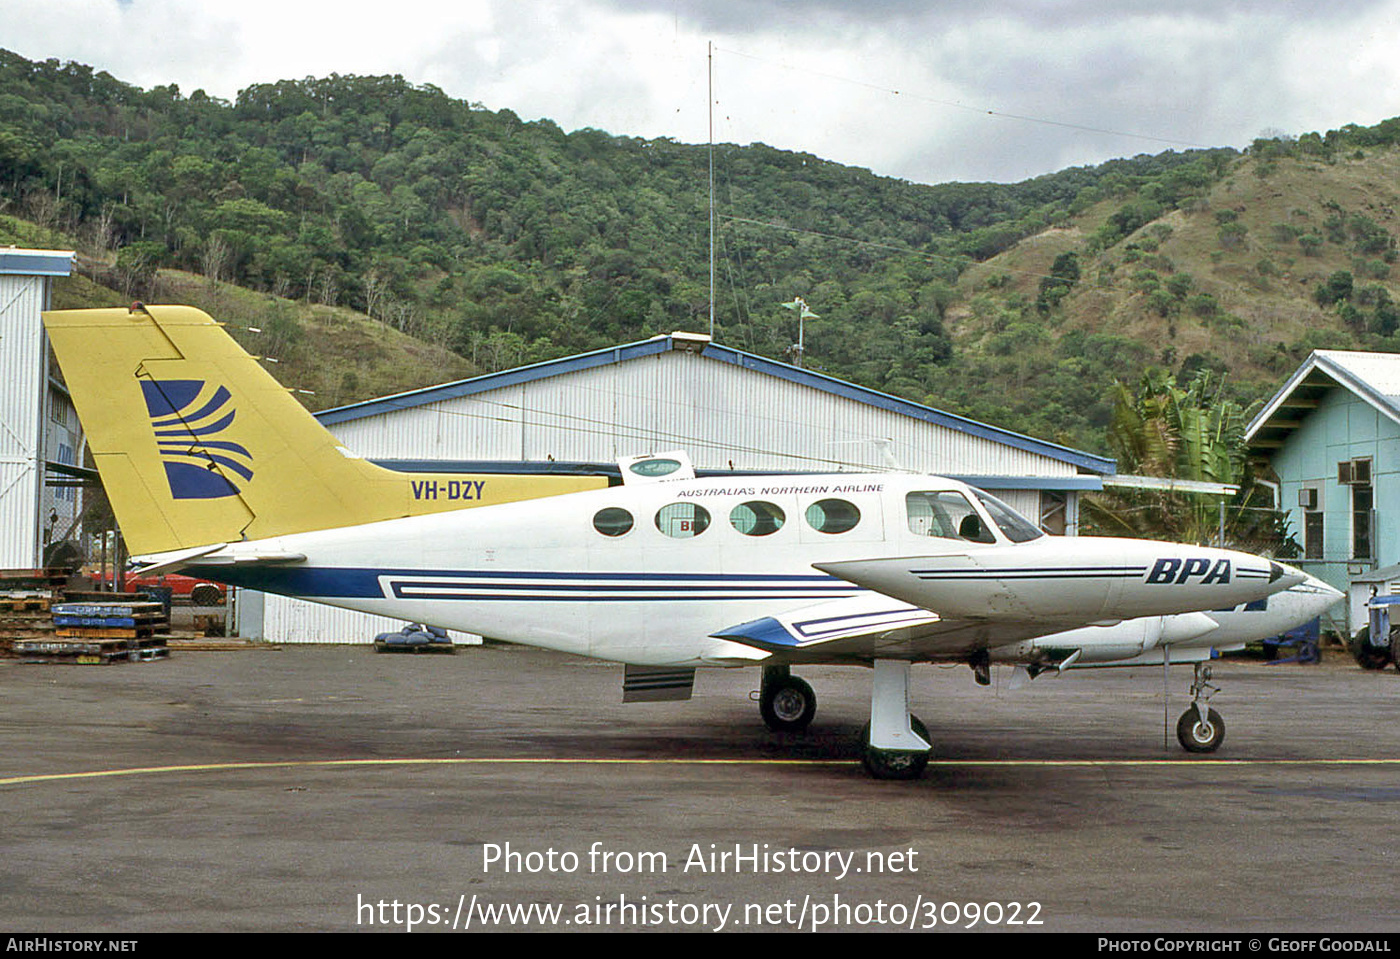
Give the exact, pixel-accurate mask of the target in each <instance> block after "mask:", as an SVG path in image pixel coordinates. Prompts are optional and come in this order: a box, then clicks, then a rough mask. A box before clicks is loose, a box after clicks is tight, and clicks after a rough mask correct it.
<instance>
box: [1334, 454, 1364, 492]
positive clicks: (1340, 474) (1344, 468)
mask: <svg viewBox="0 0 1400 959" xmlns="http://www.w3.org/2000/svg"><path fill="white" fill-rule="evenodd" d="M1337 482H1338V483H1340V484H1342V485H1343V486H1370V485H1371V461H1370V460H1369V459H1358V460H1347V461H1346V462H1344V463H1338V464H1337Z"/></svg>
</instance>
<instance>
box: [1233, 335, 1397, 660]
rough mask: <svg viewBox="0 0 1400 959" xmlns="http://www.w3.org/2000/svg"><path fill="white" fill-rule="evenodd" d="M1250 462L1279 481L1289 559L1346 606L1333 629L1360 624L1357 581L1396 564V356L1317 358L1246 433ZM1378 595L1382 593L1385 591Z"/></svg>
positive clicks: (1331, 353) (1325, 353)
mask: <svg viewBox="0 0 1400 959" xmlns="http://www.w3.org/2000/svg"><path fill="white" fill-rule="evenodd" d="M1245 439H1246V442H1247V444H1248V446H1249V452H1250V455H1251V456H1253V457H1255V458H1256V459H1260V460H1265V461H1267V462H1268V464H1269V465H1270V466H1271V467H1272V469H1273V472H1274V474H1275V475H1276V477H1277V478H1278V481H1279V491H1278V504H1279V508H1280V509H1281V510H1284V511H1286V512H1287V514H1288V517H1289V526H1290V529H1291V531H1292V533H1293V535H1294V537H1295V538H1296V539H1297V541H1298V543H1299V545H1300V546H1302V555H1301V557H1300V558H1299V559H1296V560H1293V562H1294V563H1296V565H1298V566H1300V567H1301V568H1303V569H1304V570H1306V571H1307V572H1309V573H1312V574H1313V575H1314V576H1317V577H1318V578H1319V579H1322V580H1325V581H1326V582H1328V583H1329V584H1331V585H1332V586H1335V587H1337V588H1338V589H1341V590H1350V591H1351V592H1352V593H1353V598H1352V601H1351V603H1349V604H1348V605H1349V607H1350V622H1349V624H1347V623H1343V622H1342V621H1341V620H1342V617H1345V616H1346V615H1347V610H1346V609H1344V608H1343V606H1341V605H1339V606H1337V607H1336V608H1334V610H1333V613H1332V615H1333V616H1334V617H1336V618H1337V622H1336V623H1334V624H1333V625H1335V626H1337V627H1341V626H1343V625H1346V626H1347V627H1348V629H1349V631H1352V632H1354V631H1355V630H1358V629H1360V628H1361V627H1362V626H1364V625H1365V624H1366V614H1365V608H1364V603H1365V599H1366V595H1368V594H1369V588H1367V589H1365V590H1360V589H1357V590H1353V589H1351V587H1352V586H1353V584H1354V583H1355V582H1356V581H1357V580H1365V581H1366V582H1367V583H1368V584H1369V583H1371V582H1375V581H1378V580H1390V579H1394V580H1396V581H1397V586H1396V588H1395V590H1394V591H1395V592H1400V569H1397V570H1395V575H1394V577H1391V576H1388V575H1378V574H1383V573H1385V572H1386V568H1387V567H1391V566H1396V565H1397V564H1400V354H1392V353H1359V352H1350V351H1342V350H1317V351H1316V352H1314V353H1313V354H1312V355H1311V356H1309V357H1308V359H1307V361H1306V362H1305V363H1303V365H1302V366H1301V367H1299V368H1298V370H1297V372H1295V373H1294V374H1293V376H1292V377H1290V378H1289V380H1288V382H1286V383H1285V384H1284V385H1283V387H1282V389H1280V390H1279V391H1278V392H1277V393H1276V394H1274V396H1273V398H1272V399H1270V400H1269V402H1268V403H1267V404H1266V405H1265V406H1264V408H1263V409H1262V410H1261V411H1260V412H1259V415H1258V416H1256V417H1255V418H1254V420H1253V421H1252V422H1251V423H1250V424H1249V429H1248V431H1247V432H1246V434H1245ZM1385 591H1386V590H1385V589H1384V587H1382V588H1381V592H1385Z"/></svg>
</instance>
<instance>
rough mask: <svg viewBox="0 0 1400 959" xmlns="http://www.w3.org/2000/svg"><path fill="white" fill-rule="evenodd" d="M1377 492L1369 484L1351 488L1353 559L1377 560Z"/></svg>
mask: <svg viewBox="0 0 1400 959" xmlns="http://www.w3.org/2000/svg"><path fill="white" fill-rule="evenodd" d="M1374 505H1375V492H1374V490H1373V489H1372V488H1371V486H1370V485H1369V484H1368V485H1366V486H1352V488H1351V558H1352V559H1375V558H1376V552H1375V548H1374V542H1375V537H1374V536H1373V535H1372V534H1373V533H1374V530H1373V529H1372V526H1373V525H1374V524H1375V515H1376V514H1375V512H1374V511H1373V510H1372V507H1373V506H1374Z"/></svg>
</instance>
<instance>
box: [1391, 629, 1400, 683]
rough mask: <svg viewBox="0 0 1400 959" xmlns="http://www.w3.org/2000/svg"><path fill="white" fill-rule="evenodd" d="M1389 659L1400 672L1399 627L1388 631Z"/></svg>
mask: <svg viewBox="0 0 1400 959" xmlns="http://www.w3.org/2000/svg"><path fill="white" fill-rule="evenodd" d="M1390 661H1391V662H1392V663H1394V664H1395V669H1396V671H1397V672H1400V629H1392V630H1391V631H1390Z"/></svg>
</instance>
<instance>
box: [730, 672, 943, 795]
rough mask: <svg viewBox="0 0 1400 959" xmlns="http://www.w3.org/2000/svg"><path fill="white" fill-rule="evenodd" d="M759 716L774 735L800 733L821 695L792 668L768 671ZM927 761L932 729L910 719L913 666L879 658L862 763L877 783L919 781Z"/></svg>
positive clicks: (764, 677)
mask: <svg viewBox="0 0 1400 959" xmlns="http://www.w3.org/2000/svg"><path fill="white" fill-rule="evenodd" d="M758 711H759V713H760V714H761V715H762V716H763V722H764V724H765V725H766V726H767V727H768V728H769V729H771V730H773V731H774V732H780V733H795V732H801V731H802V730H804V729H806V728H807V726H808V725H810V724H811V722H812V717H813V716H815V715H816V713H817V696H816V693H814V692H812V687H811V686H809V685H808V684H807V683H806V682H804V681H803V680H801V679H798V678H797V677H796V676H793V675H792V674H791V672H790V671H789V669H788V667H786V666H765V667H764V668H763V685H762V686H761V688H760V689H759V692H758ZM928 756H929V734H928V729H927V728H926V727H925V726H924V724H923V723H921V722H919V719H918V717H916V716H911V715H910V714H909V663H907V662H904V661H903V660H892V659H877V660H876V661H875V681H874V684H873V686H872V688H871V693H870V722H869V723H867V724H866V727H865V729H864V730H863V731H862V733H861V764H862V765H864V766H865V769H866V771H867V772H868V773H870V775H872V776H874V777H875V778H876V779H918V778H919V777H920V776H921V775H923V772H924V767H926V766H927V765H928Z"/></svg>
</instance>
